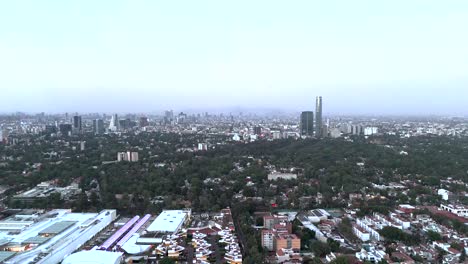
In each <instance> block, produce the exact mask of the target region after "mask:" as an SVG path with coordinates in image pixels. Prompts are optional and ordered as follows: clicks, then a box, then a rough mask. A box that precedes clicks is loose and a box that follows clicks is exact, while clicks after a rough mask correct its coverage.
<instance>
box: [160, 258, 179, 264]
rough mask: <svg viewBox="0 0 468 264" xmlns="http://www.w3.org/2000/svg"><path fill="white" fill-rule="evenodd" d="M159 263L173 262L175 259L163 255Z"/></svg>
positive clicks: (169, 263) (167, 263)
mask: <svg viewBox="0 0 468 264" xmlns="http://www.w3.org/2000/svg"><path fill="white" fill-rule="evenodd" d="M159 263H160V264H175V263H176V262H175V260H173V259H171V258H168V257H165V258H163V259H161V260H160V261H159Z"/></svg>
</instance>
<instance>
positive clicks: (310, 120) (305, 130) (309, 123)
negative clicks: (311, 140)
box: [300, 111, 314, 136]
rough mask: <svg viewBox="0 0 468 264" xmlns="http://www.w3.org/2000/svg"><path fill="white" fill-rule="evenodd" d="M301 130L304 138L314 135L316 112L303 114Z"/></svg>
mask: <svg viewBox="0 0 468 264" xmlns="http://www.w3.org/2000/svg"><path fill="white" fill-rule="evenodd" d="M300 129H301V135H303V136H313V135H314V112H312V111H304V112H302V113H301V124H300Z"/></svg>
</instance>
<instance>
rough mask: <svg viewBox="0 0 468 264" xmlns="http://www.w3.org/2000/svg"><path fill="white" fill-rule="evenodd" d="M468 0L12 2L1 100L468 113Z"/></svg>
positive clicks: (4, 21)
mask: <svg viewBox="0 0 468 264" xmlns="http://www.w3.org/2000/svg"><path fill="white" fill-rule="evenodd" d="M467 25H468V2H466V1H450V2H442V1H435V0H433V1H422V0H418V1H402V0H397V1H391V2H390V1H389V2H381V1H372V0H363V1H321V2H315V1H294V2H284V1H271V0H270V1H254V2H252V1H236V2H222V1H180V2H179V1H178V2H175V1H170V2H156V1H141V2H140V1H138V2H136V1H79V2H71V1H70V2H68V1H21V2H18V1H6V2H3V3H0V72H1V74H0V91H1V95H2V98H3V99H4V100H2V103H1V105H0V113H5V112H15V111H21V112H47V113H58V112H69V113H73V112H87V113H92V112H107V113H111V112H118V113H121V112H155V111H162V110H164V109H180V110H184V109H193V110H197V109H199V110H200V111H205V110H208V109H228V108H247V109H277V110H283V111H287V112H291V111H303V110H312V111H315V97H316V96H319V95H320V96H322V97H323V100H324V101H323V104H324V108H323V112H324V114H325V115H326V114H367V115H385V114H388V115H405V114H408V115H434V114H435V115H467V114H468V109H467V108H466V107H465V104H466V98H468V49H467V48H466V47H468V35H467V34H465V31H466V26H467Z"/></svg>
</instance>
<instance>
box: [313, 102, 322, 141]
mask: <svg viewBox="0 0 468 264" xmlns="http://www.w3.org/2000/svg"><path fill="white" fill-rule="evenodd" d="M322 127H323V123H322V96H317V98H316V100H315V136H316V137H322Z"/></svg>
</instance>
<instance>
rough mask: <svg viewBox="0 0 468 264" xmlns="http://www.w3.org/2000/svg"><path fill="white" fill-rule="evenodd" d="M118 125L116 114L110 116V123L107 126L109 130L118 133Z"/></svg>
mask: <svg viewBox="0 0 468 264" xmlns="http://www.w3.org/2000/svg"><path fill="white" fill-rule="evenodd" d="M119 126H120V124H119V117H118V116H117V114H114V115H112V118H111V122H110V124H109V130H110V131H112V132H116V131H118V130H119V129H120V128H119Z"/></svg>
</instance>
